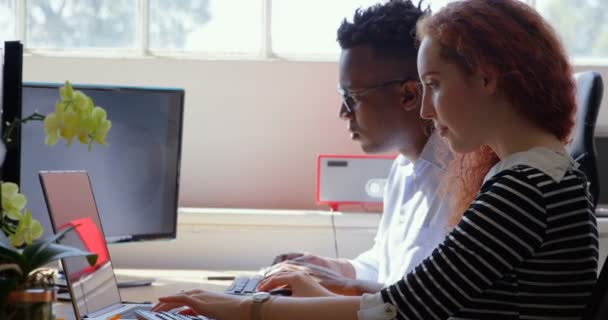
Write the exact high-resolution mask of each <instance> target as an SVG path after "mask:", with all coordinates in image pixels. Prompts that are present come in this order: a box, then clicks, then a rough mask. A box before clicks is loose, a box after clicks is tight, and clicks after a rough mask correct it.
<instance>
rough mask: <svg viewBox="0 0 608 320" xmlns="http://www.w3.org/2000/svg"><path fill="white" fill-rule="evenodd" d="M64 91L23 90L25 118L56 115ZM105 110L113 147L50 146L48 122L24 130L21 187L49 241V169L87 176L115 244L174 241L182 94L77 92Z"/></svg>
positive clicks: (85, 88)
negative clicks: (44, 175) (44, 186)
mask: <svg viewBox="0 0 608 320" xmlns="http://www.w3.org/2000/svg"><path fill="white" fill-rule="evenodd" d="M60 86H61V84H40V83H24V85H23V104H22V115H23V116H27V115H29V114H31V113H32V112H34V111H36V110H37V111H38V112H39V113H42V114H45V115H46V114H48V113H50V112H52V111H54V108H55V102H56V101H57V100H58V99H59V92H58V88H59V87H60ZM73 87H74V89H75V90H80V91H82V92H83V93H85V94H87V95H88V96H89V97H91V98H92V99H93V102H94V103H95V105H97V106H101V107H103V108H104V109H105V110H106V111H107V116H108V119H109V120H110V121H112V128H111V129H110V132H109V133H108V135H107V137H106V142H107V146H101V145H97V144H95V145H94V146H93V148H92V150H90V151H89V149H88V146H87V145H83V144H80V143H79V142H78V141H76V140H74V141H73V142H72V145H71V146H69V147H67V146H65V141H64V140H61V139H60V140H59V141H58V142H57V144H56V145H55V146H53V147H49V146H47V145H46V144H45V143H44V140H45V139H44V138H45V134H44V127H43V124H42V122H32V123H28V124H27V125H25V126H23V127H22V130H21V143H20V148H21V151H20V154H21V162H20V170H19V172H20V182H21V184H20V186H21V191H22V192H23V193H24V194H25V195H27V198H28V204H27V208H29V209H30V210H31V212H32V216H33V217H34V218H36V219H38V220H40V222H41V224H42V226H43V228H44V230H45V235H44V236H48V235H49V234H50V232H47V230H49V231H50V230H52V229H51V225H50V221H49V217H48V213H47V211H46V206H45V202H44V197H43V193H42V190H41V188H40V184H39V182H38V172H39V171H43V170H85V171H87V172H88V174H89V176H90V177H91V182H92V186H93V190H94V191H95V197H96V200H97V205H98V208H99V214H100V216H101V221H102V224H103V226H104V233H105V236H106V240H107V241H108V242H109V243H115V242H124V241H137V240H151V239H171V238H175V236H176V228H177V209H178V189H179V171H180V170H179V169H180V154H181V141H182V122H183V110H184V90H182V89H164V88H140V87H115V86H100V85H73Z"/></svg>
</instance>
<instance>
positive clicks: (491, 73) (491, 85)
mask: <svg viewBox="0 0 608 320" xmlns="http://www.w3.org/2000/svg"><path fill="white" fill-rule="evenodd" d="M479 73H480V74H479V76H480V77H481V82H482V83H481V85H482V88H483V90H484V91H485V92H486V93H487V94H488V95H493V94H494V93H496V88H497V87H498V72H497V71H496V70H495V69H494V68H487V67H485V68H481V70H480V72H479Z"/></svg>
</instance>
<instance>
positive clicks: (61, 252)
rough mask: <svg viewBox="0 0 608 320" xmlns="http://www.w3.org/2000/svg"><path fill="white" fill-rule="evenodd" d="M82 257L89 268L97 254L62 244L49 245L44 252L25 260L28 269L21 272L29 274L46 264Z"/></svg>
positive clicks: (95, 260) (93, 263)
mask: <svg viewBox="0 0 608 320" xmlns="http://www.w3.org/2000/svg"><path fill="white" fill-rule="evenodd" d="M82 256H86V258H87V262H88V263H89V265H90V266H94V265H95V263H96V262H97V254H94V253H91V252H88V251H84V250H81V249H78V248H74V247H70V246H65V245H62V244H56V243H51V244H50V245H49V246H48V247H46V248H45V249H44V250H42V251H38V252H37V253H36V254H35V255H33V256H31V257H29V258H27V259H26V261H27V262H28V268H29V269H28V270H24V271H23V272H24V273H28V274H29V273H30V272H31V271H33V270H36V269H38V268H40V267H42V266H44V265H45V264H47V263H50V262H53V261H56V260H59V259H63V258H69V257H82Z"/></svg>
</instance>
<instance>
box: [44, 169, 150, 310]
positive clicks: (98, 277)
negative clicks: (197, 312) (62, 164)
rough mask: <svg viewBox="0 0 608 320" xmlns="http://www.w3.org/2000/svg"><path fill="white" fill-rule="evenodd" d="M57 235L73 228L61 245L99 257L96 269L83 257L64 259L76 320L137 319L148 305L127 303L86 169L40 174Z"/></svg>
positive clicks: (64, 269) (64, 268)
mask: <svg viewBox="0 0 608 320" xmlns="http://www.w3.org/2000/svg"><path fill="white" fill-rule="evenodd" d="M39 177H40V183H41V185H42V191H43V193H44V199H45V201H46V206H47V209H48V212H49V216H50V218H51V224H52V226H53V231H54V232H58V231H59V230H62V229H64V228H68V227H70V226H75V229H74V230H73V231H71V232H68V233H67V234H66V236H65V237H63V238H62V239H61V240H59V243H61V244H64V245H69V246H73V247H78V248H80V249H83V250H87V251H90V252H94V253H97V255H98V259H97V263H96V264H95V265H94V266H89V264H88V263H87V261H86V259H85V258H84V257H70V258H65V259H61V263H62V266H63V272H64V274H65V279H66V283H67V287H68V290H69V292H70V295H71V297H72V305H73V307H74V313H75V315H76V319H92V320H101V319H103V320H106V319H136V314H135V312H136V311H137V310H149V309H151V308H152V305H150V304H127V303H123V302H122V300H121V297H120V292H119V291H118V285H117V283H116V276H115V274H114V269H113V268H112V261H111V260H110V254H109V251H108V246H107V244H106V241H105V236H104V233H103V229H102V226H101V221H100V219H99V213H98V212H97V205H96V203H95V197H94V195H93V189H92V187H91V181H90V180H89V175H88V174H87V173H86V172H85V171H42V172H40V173H39Z"/></svg>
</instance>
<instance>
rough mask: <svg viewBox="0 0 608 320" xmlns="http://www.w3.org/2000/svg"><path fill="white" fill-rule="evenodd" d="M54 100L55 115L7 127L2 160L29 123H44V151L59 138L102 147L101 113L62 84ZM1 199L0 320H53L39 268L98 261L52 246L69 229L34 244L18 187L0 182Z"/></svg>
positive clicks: (46, 281)
mask: <svg viewBox="0 0 608 320" xmlns="http://www.w3.org/2000/svg"><path fill="white" fill-rule="evenodd" d="M59 96H60V100H59V101H57V103H56V104H55V111H54V112H52V113H50V114H48V115H46V116H45V115H42V114H40V113H38V112H34V113H33V114H31V115H29V116H27V117H24V118H23V119H15V120H14V121H13V122H11V123H7V127H6V130H5V131H4V134H3V136H2V139H1V142H2V148H0V151H1V152H0V153H1V155H2V158H4V152H10V149H11V144H12V142H14V139H15V138H14V137H13V136H12V133H13V129H14V128H15V127H17V126H20V125H24V124H26V123H27V122H30V121H43V122H44V130H45V133H46V139H45V143H46V144H47V145H49V146H53V145H55V144H56V143H57V141H58V140H59V138H62V139H64V140H65V141H66V143H67V145H68V146H69V145H70V144H71V143H72V141H73V139H74V138H76V139H77V140H78V141H79V142H80V143H82V144H88V147H89V150H91V148H92V146H93V144H94V143H98V144H101V145H105V137H106V135H107V133H108V131H109V130H110V127H111V122H110V121H109V120H107V117H106V111H105V110H104V109H103V108H101V107H98V106H95V105H94V104H93V100H91V98H89V97H88V96H87V95H85V94H84V93H82V92H80V91H77V90H74V89H73V88H72V86H71V85H70V83H69V82H67V81H66V82H65V85H64V86H63V87H61V88H60V89H59ZM4 146H6V150H5V149H4ZM0 164H1V162H0ZM0 193H1V200H2V203H1V204H2V210H1V212H0V230H2V232H0V319H37V320H38V319H44V320H46V319H49V320H50V319H54V317H53V315H52V303H53V301H54V298H55V290H54V282H53V274H52V272H49V271H48V270H44V269H41V267H43V266H44V265H46V264H48V263H51V262H54V261H56V260H58V259H61V258H66V257H74V256H86V258H87V261H88V263H89V264H90V265H91V266H94V265H95V262H96V260H97V256H96V255H94V254H92V253H90V252H86V251H83V250H80V249H77V248H74V247H69V246H64V245H60V244H57V243H55V241H56V240H57V239H59V238H61V237H62V236H63V235H65V233H66V232H69V231H70V230H71V229H72V228H68V229H64V230H62V231H61V232H59V233H57V234H56V235H55V236H53V237H51V238H48V239H45V240H36V239H38V238H39V237H40V236H41V235H42V233H43V230H42V227H41V225H40V223H39V222H38V221H36V220H35V219H33V218H32V215H31V213H30V212H29V210H27V209H25V206H26V204H27V198H26V197H25V195H23V194H20V193H19V186H18V185H17V184H15V183H12V182H5V181H2V182H1V188H0Z"/></svg>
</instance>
